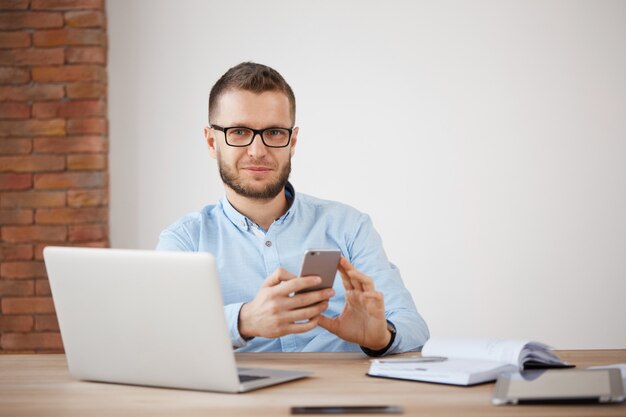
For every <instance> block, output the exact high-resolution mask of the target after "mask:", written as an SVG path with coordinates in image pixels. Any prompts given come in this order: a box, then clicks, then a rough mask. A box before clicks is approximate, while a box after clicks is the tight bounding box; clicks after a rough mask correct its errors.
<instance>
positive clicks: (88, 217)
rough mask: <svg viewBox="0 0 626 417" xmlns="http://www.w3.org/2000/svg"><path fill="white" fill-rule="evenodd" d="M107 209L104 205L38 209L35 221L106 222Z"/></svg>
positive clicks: (44, 222) (50, 222)
mask: <svg viewBox="0 0 626 417" xmlns="http://www.w3.org/2000/svg"><path fill="white" fill-rule="evenodd" d="M108 218H109V211H108V209H107V208H106V207H81V208H76V207H63V208H49V209H48V208H46V209H38V210H37V212H36V213H35V222H36V223H38V224H80V223H106V221H107V220H108Z"/></svg>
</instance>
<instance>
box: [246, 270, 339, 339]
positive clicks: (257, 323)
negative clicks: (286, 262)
mask: <svg viewBox="0 0 626 417" xmlns="http://www.w3.org/2000/svg"><path fill="white" fill-rule="evenodd" d="M296 278H297V279H296ZM321 282H322V279H321V278H320V277H318V276H307V277H300V278H298V277H296V276H295V275H294V274H292V273H290V272H288V271H286V270H284V269H282V268H279V269H277V270H276V271H275V272H274V273H273V274H272V275H270V276H269V277H268V278H267V279H266V280H265V282H263V285H262V286H261V289H259V292H258V293H257V295H256V297H254V300H252V301H250V302H248V303H246V304H244V305H243V306H242V307H241V310H240V312H239V334H240V335H241V336H242V337H243V338H246V339H247V338H252V337H256V336H259V337H267V338H276V337H280V336H284V335H286V334H293V333H304V332H308V331H309V330H311V329H314V328H315V327H317V320H318V318H319V315H320V314H321V313H322V312H323V311H324V310H326V309H327V308H328V299H329V298H330V297H332V296H333V295H335V291H334V290H333V289H332V288H327V289H323V290H318V291H311V292H306V293H302V294H295V295H293V296H290V294H292V293H297V292H298V291H301V290H303V289H306V288H310V287H313V286H315V285H318V284H320V283H321ZM302 320H308V321H306V322H302V323H296V322H298V321H302Z"/></svg>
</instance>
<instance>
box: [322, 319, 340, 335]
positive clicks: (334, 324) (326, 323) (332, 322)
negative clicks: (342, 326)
mask: <svg viewBox="0 0 626 417" xmlns="http://www.w3.org/2000/svg"><path fill="white" fill-rule="evenodd" d="M317 318H318V319H317V325H318V326H320V327H322V328H324V329H326V330H328V331H329V332H331V333H333V334H337V331H338V329H339V320H337V318H334V319H331V318H330V317H328V316H325V315H323V314H320V315H319V316H317Z"/></svg>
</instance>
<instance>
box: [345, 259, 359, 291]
mask: <svg viewBox="0 0 626 417" xmlns="http://www.w3.org/2000/svg"><path fill="white" fill-rule="evenodd" d="M339 266H340V267H341V268H343V270H344V271H345V273H346V277H347V279H348V280H349V281H350V285H351V286H352V289H354V290H357V291H363V285H361V283H360V282H359V280H357V279H355V278H354V272H355V271H356V272H358V271H357V270H356V268H355V267H354V266H353V265H352V264H351V263H350V262H349V261H348V260H347V259H346V258H344V257H343V256H342V257H341V261H339Z"/></svg>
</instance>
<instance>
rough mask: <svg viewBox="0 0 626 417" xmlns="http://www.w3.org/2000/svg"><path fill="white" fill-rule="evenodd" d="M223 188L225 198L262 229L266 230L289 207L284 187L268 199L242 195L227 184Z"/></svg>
mask: <svg viewBox="0 0 626 417" xmlns="http://www.w3.org/2000/svg"><path fill="white" fill-rule="evenodd" d="M224 188H225V189H226V198H228V201H229V202H230V204H231V205H232V206H233V207H234V208H235V210H237V211H238V212H239V213H241V214H243V215H244V216H246V217H247V218H249V219H250V220H252V221H253V222H255V223H256V224H258V225H259V226H261V227H262V228H263V229H264V230H268V229H269V228H270V226H271V225H272V223H274V220H276V219H278V218H279V217H280V216H282V215H283V214H285V213H286V212H287V209H288V208H289V202H288V201H287V197H286V196H285V190H284V188H283V190H282V191H281V192H280V193H278V195H277V196H276V197H274V198H272V199H268V200H260V199H253V198H249V197H243V196H241V195H239V194H237V193H236V192H235V191H234V190H233V189H231V188H230V187H228V186H224Z"/></svg>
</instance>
